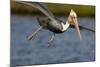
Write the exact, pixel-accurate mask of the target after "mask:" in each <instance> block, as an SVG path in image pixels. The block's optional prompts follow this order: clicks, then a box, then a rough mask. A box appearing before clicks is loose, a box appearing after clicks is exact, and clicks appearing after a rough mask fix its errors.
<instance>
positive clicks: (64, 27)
mask: <svg viewBox="0 0 100 67" xmlns="http://www.w3.org/2000/svg"><path fill="white" fill-rule="evenodd" d="M69 26H70V24H69V23H68V21H67V22H66V24H64V23H62V27H63V29H62V31H66V30H67V28H68V27H69Z"/></svg>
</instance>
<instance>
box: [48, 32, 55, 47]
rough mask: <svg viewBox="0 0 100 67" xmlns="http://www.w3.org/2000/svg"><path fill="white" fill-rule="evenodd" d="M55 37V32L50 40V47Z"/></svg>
mask: <svg viewBox="0 0 100 67" xmlns="http://www.w3.org/2000/svg"><path fill="white" fill-rule="evenodd" d="M54 38H55V33H54V34H53V35H52V37H51V38H50V40H49V41H48V46H47V47H50V46H51V45H52V42H53V40H54Z"/></svg>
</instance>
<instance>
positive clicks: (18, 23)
mask: <svg viewBox="0 0 100 67" xmlns="http://www.w3.org/2000/svg"><path fill="white" fill-rule="evenodd" d="M62 19H63V18H62ZM78 20H79V25H82V26H84V27H87V28H90V29H94V23H95V22H94V18H78ZM38 27H39V25H38V22H37V20H36V17H35V16H30V15H12V16H11V64H12V65H32V64H33V65H36V64H51V63H70V62H84V61H94V60H95V36H94V33H92V32H90V31H86V30H81V35H82V38H83V40H82V41H80V40H79V37H78V35H77V31H76V29H71V28H69V29H68V30H67V31H66V32H65V33H62V34H57V35H56V38H55V39H54V41H53V42H52V46H51V47H50V48H47V42H48V40H49V39H50V37H51V36H52V32H50V31H48V30H41V31H39V33H38V34H37V36H36V37H35V39H34V40H32V41H28V40H27V38H26V36H27V35H28V34H29V33H31V32H33V31H35V30H37V29H38Z"/></svg>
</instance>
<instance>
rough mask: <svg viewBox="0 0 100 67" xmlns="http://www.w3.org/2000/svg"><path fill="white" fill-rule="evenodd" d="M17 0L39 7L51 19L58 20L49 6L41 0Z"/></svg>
mask: <svg viewBox="0 0 100 67" xmlns="http://www.w3.org/2000/svg"><path fill="white" fill-rule="evenodd" d="M16 2H18V3H21V4H25V5H28V6H31V7H34V8H37V9H38V10H40V11H41V12H42V13H43V14H45V15H46V16H47V17H48V18H49V19H51V20H53V21H56V20H55V17H54V15H53V14H52V13H51V12H50V11H49V9H48V8H47V6H46V5H45V4H43V3H41V2H25V1H16Z"/></svg>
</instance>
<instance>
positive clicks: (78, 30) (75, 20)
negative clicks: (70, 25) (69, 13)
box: [73, 18, 82, 40]
mask: <svg viewBox="0 0 100 67" xmlns="http://www.w3.org/2000/svg"><path fill="white" fill-rule="evenodd" d="M73 21H74V25H75V27H76V29H77V32H78V35H79V38H80V40H82V37H81V33H80V29H79V25H78V21H77V18H76V19H73Z"/></svg>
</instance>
